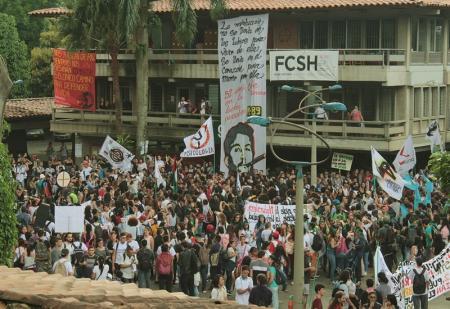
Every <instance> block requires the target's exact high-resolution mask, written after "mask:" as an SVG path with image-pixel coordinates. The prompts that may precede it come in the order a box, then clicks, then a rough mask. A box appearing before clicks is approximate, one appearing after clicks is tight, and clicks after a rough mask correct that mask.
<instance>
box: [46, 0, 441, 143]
mask: <svg viewBox="0 0 450 309" xmlns="http://www.w3.org/2000/svg"><path fill="white" fill-rule="evenodd" d="M310 2H311V1H300V0H286V1H267V0H254V1H250V2H249V1H244V0H240V1H239V0H235V1H231V0H230V1H229V4H228V5H229V9H230V11H229V17H234V16H239V15H246V14H257V13H258V14H259V13H268V14H269V39H268V50H297V49H316V50H330V49H331V50H338V51H339V80H338V81H336V82H338V83H339V84H340V85H342V90H339V91H334V92H324V93H323V97H322V98H323V99H324V100H325V101H338V102H343V103H344V104H346V106H347V108H348V110H349V111H351V110H352V109H353V107H354V106H359V108H360V110H361V112H362V115H363V117H364V120H365V121H364V127H357V126H354V125H353V124H352V123H351V122H349V121H348V115H347V114H346V113H345V114H344V113H335V114H334V113H333V114H329V120H328V121H327V122H322V123H314V121H313V120H312V119H308V118H305V117H304V116H303V115H298V117H296V119H295V121H296V122H297V123H302V124H305V125H308V126H314V127H315V129H316V130H317V132H319V134H322V135H323V136H324V137H325V139H326V140H327V142H328V143H329V144H330V146H331V147H332V148H333V149H338V150H344V151H347V152H352V151H368V150H369V148H370V146H371V145H372V146H374V147H375V148H376V149H378V150H379V151H382V152H396V151H398V150H399V149H400V147H401V146H402V144H403V141H404V139H405V138H406V137H407V136H408V135H412V136H413V140H414V144H415V146H416V147H417V148H418V151H425V150H426V151H429V146H428V145H429V142H428V141H427V140H426V139H425V133H426V132H427V126H428V124H429V123H430V122H431V121H432V120H437V121H438V122H439V125H440V130H441V134H442V139H443V140H444V141H445V142H447V141H449V138H450V104H449V92H448V86H449V84H450V80H449V77H450V75H449V73H450V68H449V63H448V62H449V57H448V55H449V35H450V33H449V20H450V1H447V0H445V1H434V0H425V1H410V0H408V1H406V0H394V1H391V0H376V1H366V0H359V1H357V0H354V1H353V0H343V1H339V2H336V1H326V0H322V1H312V2H314V4H311V3H310ZM208 3H209V1H207V0H194V1H193V6H194V8H195V9H196V10H197V14H198V32H197V35H196V38H195V40H194V42H192V44H191V45H190V46H183V45H181V44H179V43H178V42H177V41H176V39H175V35H174V26H173V24H172V19H171V13H170V1H166V0H163V1H158V2H154V3H153V10H154V11H156V12H157V13H159V14H160V16H161V20H162V27H161V29H152V31H151V38H150V45H151V49H150V50H149V59H148V62H149V76H148V89H149V96H148V102H136V94H135V92H136V64H135V61H134V59H135V57H134V54H133V53H131V52H129V51H127V50H124V51H123V53H121V54H120V55H119V60H120V70H119V71H120V87H121V100H122V102H123V109H124V111H123V115H122V122H123V127H124V131H125V133H127V134H130V135H132V136H133V135H135V133H136V120H137V116H136V115H137V104H148V106H149V113H148V115H147V124H146V136H147V139H149V140H150V141H151V142H166V143H167V145H170V146H172V149H174V150H175V149H178V148H179V147H180V146H181V144H182V140H183V137H185V136H186V135H188V134H192V132H194V130H196V128H198V126H199V124H200V123H201V121H202V120H201V118H200V115H198V114H179V113H178V110H177V103H178V102H179V101H180V99H181V98H182V97H184V98H186V99H189V100H191V102H192V103H194V104H196V105H197V107H199V105H200V100H201V99H202V98H207V99H208V100H209V102H210V104H211V105H212V114H213V119H214V122H215V125H216V126H218V124H219V123H220V116H219V115H220V108H221V104H220V91H219V71H218V57H219V56H218V53H217V23H216V22H213V21H212V20H211V19H210V18H209V14H208V7H209V4H208ZM267 76H269V75H268V74H267ZM283 84H289V85H292V86H297V87H300V88H304V89H306V90H318V89H321V88H327V87H329V86H330V85H332V84H334V82H332V83H330V82H314V81H299V82H291V81H289V82H288V81H286V82H283V81H276V82H275V81H270V80H267V114H268V116H272V117H274V118H281V117H283V116H284V115H286V114H287V113H288V112H290V111H292V110H294V109H295V108H296V107H297V106H298V102H299V101H300V100H301V99H302V94H301V93H287V92H283V91H280V86H282V85H283ZM96 96H97V98H96V102H97V111H96V112H87V111H77V110H69V109H65V108H64V109H63V108H55V109H54V110H53V114H52V121H51V131H53V132H60V133H77V141H78V143H83V144H84V145H83V147H84V148H83V149H87V150H91V151H95V150H96V148H98V147H100V145H101V142H98V141H99V140H101V139H103V138H104V136H105V135H107V134H110V135H114V134H115V132H114V119H115V115H114V107H112V106H111V103H110V102H112V78H111V66H110V58H109V56H108V55H107V54H105V53H102V51H97V78H96ZM309 103H310V104H312V103H314V102H313V101H310V102H309ZM311 140H312V138H311V136H310V135H308V134H307V133H306V132H299V131H297V130H294V129H291V128H282V129H281V130H280V134H279V135H278V136H276V137H275V138H274V141H273V142H274V144H275V145H276V146H279V147H299V148H309V146H310V145H311ZM217 142H218V141H217ZM318 146H319V147H321V145H318Z"/></svg>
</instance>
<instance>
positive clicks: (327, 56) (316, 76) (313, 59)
mask: <svg viewBox="0 0 450 309" xmlns="http://www.w3.org/2000/svg"><path fill="white" fill-rule="evenodd" d="M269 56H270V80H327V81H337V80H338V79H339V78H338V74H339V70H338V69H339V52H338V51H337V50H288V51H270V54H269Z"/></svg>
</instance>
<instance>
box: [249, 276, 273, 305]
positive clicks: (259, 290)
mask: <svg viewBox="0 0 450 309" xmlns="http://www.w3.org/2000/svg"><path fill="white" fill-rule="evenodd" d="M256 283H257V285H256V286H254V287H253V289H252V290H251V291H250V296H249V299H248V302H249V303H250V304H251V305H257V306H262V307H269V306H271V305H272V291H271V290H270V289H269V288H268V287H267V286H266V285H267V277H266V275H264V274H258V276H257V277H256Z"/></svg>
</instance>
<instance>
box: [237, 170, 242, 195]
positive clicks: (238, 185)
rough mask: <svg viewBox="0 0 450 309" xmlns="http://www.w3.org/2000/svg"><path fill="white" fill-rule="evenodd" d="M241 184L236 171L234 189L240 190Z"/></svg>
mask: <svg viewBox="0 0 450 309" xmlns="http://www.w3.org/2000/svg"><path fill="white" fill-rule="evenodd" d="M241 189H242V186H241V179H240V177H239V172H237V176H236V190H237V191H238V193H239V192H241Z"/></svg>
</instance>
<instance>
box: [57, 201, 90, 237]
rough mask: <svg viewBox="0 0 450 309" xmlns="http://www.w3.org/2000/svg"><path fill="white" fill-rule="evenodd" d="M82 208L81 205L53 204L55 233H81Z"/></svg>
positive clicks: (82, 224)
mask: <svg viewBox="0 0 450 309" xmlns="http://www.w3.org/2000/svg"><path fill="white" fill-rule="evenodd" d="M84 208H85V207H82V206H55V233H82V232H83V229H84Z"/></svg>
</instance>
